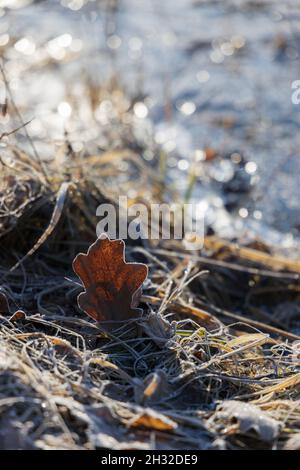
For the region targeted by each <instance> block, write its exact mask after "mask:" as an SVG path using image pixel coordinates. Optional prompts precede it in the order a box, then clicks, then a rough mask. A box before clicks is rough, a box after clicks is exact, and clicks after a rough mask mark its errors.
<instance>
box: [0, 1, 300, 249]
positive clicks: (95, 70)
mask: <svg viewBox="0 0 300 470" xmlns="http://www.w3.org/2000/svg"><path fill="white" fill-rule="evenodd" d="M299 54H300V2H299V1H296V0H295V1H293V2H288V1H287V2H282V1H280V0H249V1H248V0H227V1H226V2H225V1H222V0H220V1H219V0H209V1H204V0H176V1H174V0H164V1H161V0H61V1H58V0H51V1H48V0H37V1H29V0H0V55H1V60H2V64H3V67H4V69H5V73H6V76H7V80H8V82H9V87H10V91H11V93H12V94H13V97H14V101H15V103H16V104H17V106H18V109H19V110H20V112H21V113H22V116H23V119H24V120H25V121H27V120H30V121H31V122H30V123H29V124H28V126H27V129H28V132H29V133H30V136H31V137H32V138H33V139H34V141H35V145H36V147H37V149H38V151H39V154H40V155H42V157H43V159H44V160H45V161H46V160H47V159H48V160H51V159H53V158H54V157H53V156H54V155H55V158H57V159H58V160H59V161H63V159H64V156H63V155H62V154H59V152H58V150H59V148H60V147H61V146H62V145H63V143H64V142H65V140H66V136H67V139H68V142H70V143H71V146H72V149H73V151H75V152H77V153H80V152H84V151H85V149H86V148H87V147H88V148H89V151H90V152H93V151H95V152H96V151H98V150H99V149H107V148H109V149H114V148H122V147H124V146H126V147H128V146H129V147H131V148H134V150H136V151H137V152H138V153H139V154H140V156H141V158H143V159H144V160H145V162H146V163H150V165H151V162H152V160H153V162H154V161H156V160H157V159H159V168H160V171H161V172H162V174H163V177H164V178H165V181H166V184H167V185H168V187H170V188H176V190H177V191H179V193H180V194H181V195H182V198H183V200H184V201H186V202H194V203H195V204H197V207H198V210H199V215H200V214H202V213H203V212H205V213H206V216H207V220H208V224H209V226H210V227H211V228H212V229H213V230H214V231H216V232H217V233H219V234H220V235H223V236H229V237H237V236H243V237H247V236H250V235H251V236H253V235H254V236H259V237H260V238H262V239H263V240H266V241H267V242H268V243H271V244H272V243H273V244H277V245H279V246H280V247H282V248H287V249H289V250H290V249H291V247H293V248H296V247H297V246H298V240H299V229H300V206H299V182H300V179H299V174H300V160H299V143H300V142H299V141H300V132H299V124H300V104H299V105H295V104H293V103H292V99H291V98H292V93H293V90H292V83H293V82H294V81H295V80H298V79H299V80H300V55H299ZM6 95H7V87H5V86H4V81H3V79H2V81H1V82H0V102H1V103H2V108H3V107H4V106H5V102H6V99H7V96H6ZM2 114H3V115H2V117H1V120H0V125H1V129H2V130H1V132H9V131H11V130H12V129H13V128H15V127H16V125H17V121H16V122H15V117H14V115H13V114H12V113H5V112H3V113H2ZM129 129H130V135H129ZM18 139H19V140H20V141H21V142H22V139H23V140H24V142H23V143H24V145H26V139H25V136H24V135H23V137H22V132H21V133H20V135H18ZM1 145H2V147H5V145H6V143H5V139H2V141H1ZM124 170H126V168H124Z"/></svg>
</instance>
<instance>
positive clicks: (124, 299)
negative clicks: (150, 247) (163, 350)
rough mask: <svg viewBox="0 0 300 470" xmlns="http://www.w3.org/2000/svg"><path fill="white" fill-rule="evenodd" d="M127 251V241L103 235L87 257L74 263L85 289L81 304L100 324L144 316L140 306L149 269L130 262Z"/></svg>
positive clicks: (143, 265) (84, 256)
mask: <svg viewBox="0 0 300 470" xmlns="http://www.w3.org/2000/svg"><path fill="white" fill-rule="evenodd" d="M124 251H125V243H124V242H123V240H110V239H109V238H107V237H106V235H105V236H103V235H102V236H101V237H100V238H99V239H98V240H97V241H96V242H95V243H94V244H93V245H91V246H90V248H89V250H88V252H87V254H82V253H80V254H79V255H77V256H76V258H75V259H74V261H73V269H74V271H75V273H76V274H77V276H78V277H79V278H80V279H81V281H82V282H83V285H84V287H85V292H82V293H81V294H79V296H78V305H79V307H80V308H81V309H82V310H83V311H84V312H85V313H87V315H89V316H90V317H92V318H93V319H94V320H96V321H98V322H101V321H114V322H115V321H124V320H129V319H130V318H132V317H136V316H137V314H139V313H140V310H139V309H137V308H136V307H137V305H138V304H139V300H140V296H141V286H142V284H143V282H144V281H145V279H146V277H147V274H148V268H147V266H146V265H145V264H141V263H126V261H125V258H124Z"/></svg>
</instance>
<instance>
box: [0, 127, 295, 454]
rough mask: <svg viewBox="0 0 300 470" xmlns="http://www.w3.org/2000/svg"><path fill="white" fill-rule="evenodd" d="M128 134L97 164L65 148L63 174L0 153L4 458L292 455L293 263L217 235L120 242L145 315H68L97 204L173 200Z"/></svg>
mask: <svg viewBox="0 0 300 470" xmlns="http://www.w3.org/2000/svg"><path fill="white" fill-rule="evenodd" d="M121 129H123V127H122V126H121ZM114 132H115V129H114ZM122 132H123V131H122ZM125 133H126V139H125V138H124V135H121V134H119V137H120V135H121V137H120V140H121V141H122V139H123V145H122V146H119V147H118V148H116V149H114V150H107V149H102V150H99V152H98V153H93V152H89V151H88V150H85V151H84V152H80V153H76V152H75V151H74V150H73V149H72V145H71V144H70V142H68V139H67V137H66V141H65V143H64V145H63V147H60V152H62V153H63V154H64V155H67V159H66V162H65V166H64V171H63V172H62V171H61V167H60V166H59V165H58V163H57V158H54V159H53V161H52V162H49V163H48V164H47V167H46V172H45V167H44V166H43V167H42V166H41V164H40V162H39V161H38V160H36V159H35V158H34V155H32V154H30V151H29V150H26V151H24V149H22V148H21V146H19V145H18V144H17V143H14V144H12V143H11V141H9V142H8V143H7V145H6V147H5V149H3V152H2V156H1V179H0V239H1V266H0V279H1V281H0V285H1V292H2V293H4V294H5V295H6V296H7V298H8V299H9V304H10V313H8V312H2V313H1V316H0V336H1V339H0V408H1V415H0V446H1V448H5V449H8V448H12V449H17V448H22V449H96V448H110V449H212V448H215V449H253V448H258V449H260V448H274V449H282V448H284V449H288V448H291V449H299V448H300V434H299V429H300V367H299V364H300V362H299V348H298V346H297V341H299V340H300V337H299V336H298V335H299V331H300V330H299V328H300V307H299V288H300V284H299V274H300V266H299V262H297V261H295V260H291V259H285V258H282V257H278V256H276V253H273V252H272V251H271V250H270V249H269V248H268V247H266V246H265V245H263V244H259V243H256V245H255V244H253V245H252V246H247V247H245V246H241V245H238V244H233V243H229V242H226V241H224V240H220V239H218V238H217V237H216V236H207V237H206V239H205V246H204V249H203V250H202V251H201V253H200V252H196V253H192V254H190V253H187V252H186V251H184V249H183V247H182V244H181V242H179V241H176V240H171V241H166V240H164V241H159V242H157V243H156V244H154V243H152V242H151V241H147V240H143V241H139V242H137V243H136V244H134V243H133V242H129V243H128V245H127V249H126V254H127V259H128V260H135V261H141V262H145V263H146V264H147V265H148V266H149V277H148V279H147V281H146V283H145V286H144V290H143V297H142V307H143V310H144V314H143V316H142V317H141V318H139V319H132V321H130V322H128V323H126V324H125V325H123V326H122V328H119V329H118V330H116V331H113V332H111V333H107V332H105V331H103V330H101V327H100V326H98V325H96V324H95V323H94V322H93V321H92V320H89V319H87V318H86V317H85V316H84V314H83V312H81V311H80V310H79V309H78V307H77V303H76V297H77V295H78V293H79V292H80V291H81V290H82V286H81V285H79V284H78V279H77V278H76V277H75V275H74V273H73V271H72V261H73V259H74V257H75V255H76V254H77V253H78V252H80V251H86V249H87V247H88V246H89V245H90V243H91V242H93V241H94V238H95V227H96V223H97V219H96V216H95V214H96V208H97V206H98V205H99V204H100V203H101V202H103V201H110V202H112V203H115V202H116V199H117V197H118V195H119V194H127V193H128V191H129V190H131V192H130V194H131V196H132V197H131V202H139V201H142V202H144V203H149V202H150V201H151V202H161V201H162V200H164V199H165V198H170V197H172V198H174V197H176V195H174V193H173V192H171V191H170V189H169V188H168V187H167V185H166V183H165V181H164V180H163V179H162V178H161V176H160V174H159V171H156V168H153V165H155V166H156V167H157V168H158V167H159V164H160V161H159V158H157V159H155V160H154V162H151V166H150V165H148V164H147V162H145V160H143V159H142V158H141V157H140V155H139V152H138V148H136V147H135V146H134V139H133V138H132V139H130V138H128V124H127V130H126V132H125ZM114 137H115V135H114V136H108V138H107V140H108V141H112V140H113V139H114ZM15 312H18V313H17V314H16V313H15Z"/></svg>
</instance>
